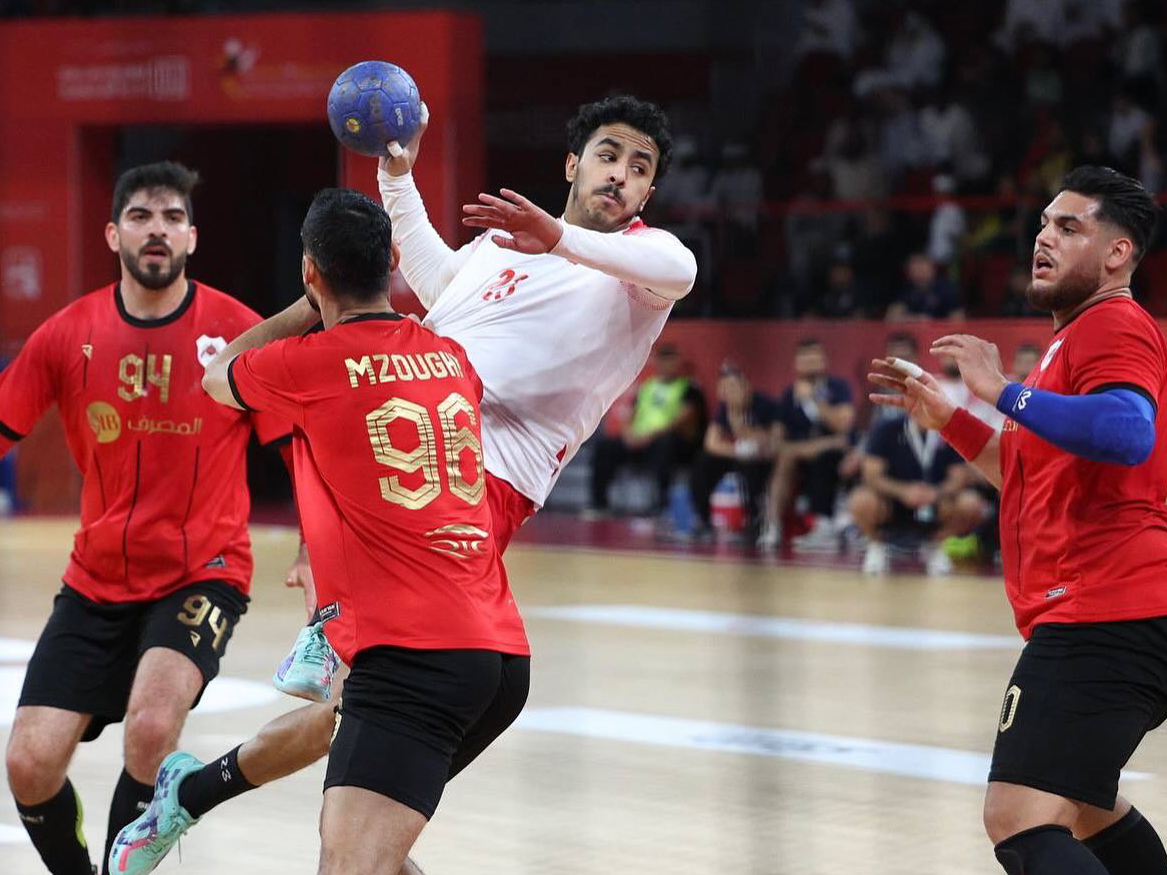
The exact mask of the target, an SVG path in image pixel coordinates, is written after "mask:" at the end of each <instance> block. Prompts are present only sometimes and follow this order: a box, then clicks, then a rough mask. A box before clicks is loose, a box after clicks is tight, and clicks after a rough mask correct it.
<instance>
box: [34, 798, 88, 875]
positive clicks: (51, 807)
mask: <svg viewBox="0 0 1167 875" xmlns="http://www.w3.org/2000/svg"><path fill="white" fill-rule="evenodd" d="M16 810H17V812H18V813H19V814H20V822H21V823H23V824H24V828H25V829H26V830H27V831H28V837H29V838H30V839H32V844H33V847H35V848H36V850H37V853H38V854H40V855H41V859H42V860H44V862H45V866H46V867H47V868H48V870H49V871H50V872H51V873H53V875H90V872H91V871H92V870H91V867H90V863H89V848H88V847H87V846H86V844H85V836H84V835H82V834H81V817H82V811H81V800H80V799H79V798H78V797H77V791H76V790H74V789H73V784H72V782H70V781H69V779H68V778H66V779H65V785H64V786H63V787H61V789H60V791H59V792H58V793H57V795H56V796H54V797H53V798H52V799H49V800H48V801H47V802H42V803H40V804H39V805H21V804H20V803H19V802H17V803H16Z"/></svg>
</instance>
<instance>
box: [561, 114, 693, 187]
mask: <svg viewBox="0 0 1167 875" xmlns="http://www.w3.org/2000/svg"><path fill="white" fill-rule="evenodd" d="M618 123H623V124H626V125H628V126H629V127H630V128H636V130H638V131H640V132H641V133H643V134H646V135H648V136H649V137H651V138H652V140H653V142H654V143H656V147H657V149H659V150H660V159H659V160H658V161H657V167H656V178H657V179H660V178H661V177H663V176H664V175H665V174H666V173H668V170H669V163H670V162H671V161H672V160H673V135H672V132H671V131H670V130H669V119H668V116H666V115H665V114H664V110H662V109H661V108H660V107H659V106H657V105H656V104H655V103H649V102H648V101H646V100H638V99H637V98H635V97H633V96H632V95H631V94H613V95H610V96H609V97H605V98H604V99H603V100H597V101H596V102H594V103H585V104H584V105H583V106H581V107H580V108H579V112H577V113H576V114H575V118H573V119H572V120H571V121H569V122H568V123H567V148H568V149H569V150H570V151H571V152H572V153H573V154H575V155H580V154H582V153H583V148H584V146H585V145H587V142H588V139H589V138H590V137H591V135H592V134H594V133H595V132H596V129H597V128H599V127H600V126H602V125H611V124H618Z"/></svg>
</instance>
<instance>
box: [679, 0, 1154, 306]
mask: <svg viewBox="0 0 1167 875" xmlns="http://www.w3.org/2000/svg"><path fill="white" fill-rule="evenodd" d="M803 10H804V11H803V18H802V29H801V33H800V34H799V36H798V37H797V40H796V43H795V57H794V60H793V65H792V66H793V71H792V74H791V76H790V77H789V80H788V81H787V82H786V83H785V84H784V85H783V86H782V87H780V88H778V89H776V90H774V91H773V92H772V93H770V94H769V95H768V96H767V97H766V98H765V99H764V101H763V103H762V106H761V112H760V119H759V124H758V125H757V132H756V135H755V136H754V137H753V139H752V142H750V143H747V144H741V143H726V144H721V146H720V148H719V149H718V148H712V149H710V148H708V146H710V145H712V144H704V145H705V146H706V147H707V148H704V149H702V148H698V144H697V143H695V142H693V141H690V140H685V139H682V141H681V142H680V143H679V144H678V150H677V154H678V166H677V169H676V171H675V172H674V177H673V178H671V179H666V180H665V181H664V182H663V183H662V185H661V186H660V191H659V200H660V203H659V204H658V205H657V206H658V208H659V211H660V212H659V216H660V221H662V222H666V223H669V224H670V226H673V225H672V223H673V222H674V221H675V222H676V225H675V227H676V228H677V230H678V232H679V233H681V234H682V236H683V237H685V239H686V240H688V241H690V242H691V243H693V245H694V247H695V249H697V251H698V256H699V257H701V256H705V257H704V258H703V259H702V262H701V263H702V266H703V268H704V273H705V276H704V277H703V282H705V283H708V284H710V286H711V288H712V291H711V292H710V293H709V294H707V295H705V296H704V297H702V298H700V299H699V301H700V303H694V304H693V305H691V306H700V307H702V308H704V311H705V314H706V315H730V316H733V315H736V316H777V317H782V318H801V317H822V318H856V317H867V318H887V319H889V320H902V319H912V318H919V317H931V318H947V317H959V316H961V315H964V314H968V315H981V316H1015V315H1028V313H1027V311H1026V307H1025V306H1024V301H1023V298H1022V299H1020V300H1019V298H1018V295H1017V294H1016V291H1015V289H1014V283H1013V280H1012V275H1013V272H1014V268H1017V267H1021V268H1025V267H1027V266H1028V262H1029V257H1030V253H1031V251H1032V243H1033V236H1034V233H1035V232H1036V229H1037V222H1038V216H1039V214H1040V211H1041V209H1042V208H1043V207H1044V206H1045V204H1046V203H1047V202H1048V200H1049V199H1050V197H1051V196H1052V194H1053V193H1055V192H1056V190H1057V187H1058V185H1059V182H1060V180H1061V179H1062V177H1063V176H1064V175H1065V173H1066V172H1067V171H1068V170H1069V169H1071V168H1072V167H1073V166H1075V165H1077V164H1082V163H1092V164H1105V165H1109V166H1112V167H1115V168H1117V169H1119V170H1122V171H1124V172H1126V173H1129V174H1130V175H1132V176H1135V177H1136V178H1138V179H1140V180H1141V181H1142V182H1143V183H1144V184H1145V185H1146V186H1147V187H1148V189H1150V190H1152V191H1153V192H1156V193H1158V192H1161V191H1162V190H1163V189H1164V186H1165V185H1167V179H1165V178H1164V152H1165V149H1164V145H1165V144H1164V142H1163V140H1162V137H1161V134H1160V132H1159V130H1158V125H1157V122H1156V119H1157V118H1159V117H1161V115H1162V111H1163V110H1164V109H1167V90H1165V89H1164V84H1165V83H1167V67H1165V65H1164V24H1165V23H1167V4H1164V3H1161V2H1157V0H978V2H977V3H963V4H954V3H944V2H941V0H806V2H805V3H804V4H803ZM702 156H708V157H707V158H706V159H705V160H703V159H702ZM1152 257H1153V256H1152ZM1140 273H1141V274H1142V275H1143V282H1142V288H1140V289H1137V290H1136V292H1137V293H1140V294H1142V295H1143V296H1144V297H1145V298H1148V299H1151V306H1152V310H1153V311H1154V310H1159V311H1160V312H1164V313H1167V289H1163V290H1162V291H1163V293H1164V294H1162V295H1161V296H1160V295H1158V292H1159V290H1157V289H1155V288H1154V287H1153V284H1154V280H1155V276H1154V275H1153V272H1152V271H1149V270H1144V271H1142V272H1140ZM1160 297H1161V298H1162V300H1160V299H1159V298H1160Z"/></svg>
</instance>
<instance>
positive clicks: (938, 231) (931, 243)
mask: <svg viewBox="0 0 1167 875" xmlns="http://www.w3.org/2000/svg"><path fill="white" fill-rule="evenodd" d="M932 191H933V192H934V193H935V194H936V196H937V198H939V200H940V202H939V203H938V204H937V205H936V209H935V211H933V213H932V218H931V220H930V221H929V223H928V257H929V258H931V259H932V260H933V261H934V262H936V264H937V265H938V266H940V267H945V268H947V267H950V266H952V265H953V264H955V263H956V261H957V259H958V258H959V257H960V252H961V241H962V240H963V239H964V235H965V234H966V233H967V232H968V220H967V219H965V216H964V209H963V208H962V207H961V206H960V203H959V202H958V201H957V200H956V180H955V179H953V178H952V177H951V176H949V175H948V174H947V173H940V174H937V175H936V176H934V177H933V178H932Z"/></svg>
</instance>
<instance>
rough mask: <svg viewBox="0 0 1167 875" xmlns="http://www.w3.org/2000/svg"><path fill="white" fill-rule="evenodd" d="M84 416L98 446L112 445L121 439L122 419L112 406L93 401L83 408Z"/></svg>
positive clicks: (103, 402)
mask: <svg viewBox="0 0 1167 875" xmlns="http://www.w3.org/2000/svg"><path fill="white" fill-rule="evenodd" d="M85 416H86V418H87V419H88V420H89V427H90V429H92V430H93V434H94V435H96V437H97V442H98V443H99V444H109V443H113V442H114V441H116V440H117V439H118V438H119V437H121V434H122V418H121V416H119V415H118V412H117V410H116V409H114V406H113V405H112V404H108V403H106V402H105V401H94V402H92V403H91V404H90V405H89V406H88V407H86V408H85Z"/></svg>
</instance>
